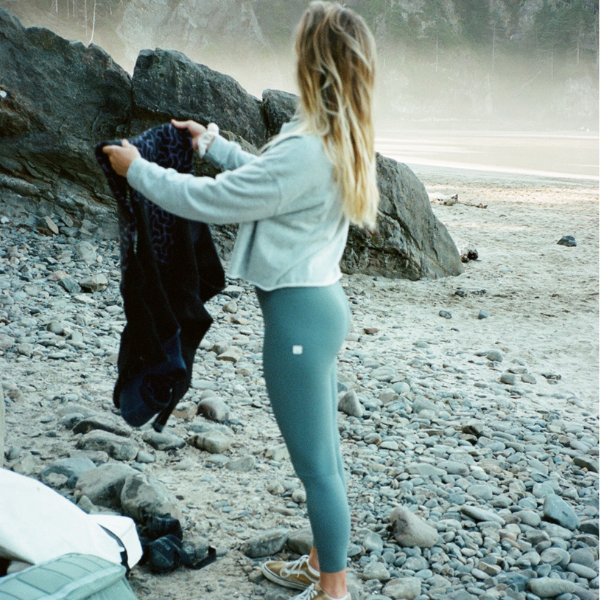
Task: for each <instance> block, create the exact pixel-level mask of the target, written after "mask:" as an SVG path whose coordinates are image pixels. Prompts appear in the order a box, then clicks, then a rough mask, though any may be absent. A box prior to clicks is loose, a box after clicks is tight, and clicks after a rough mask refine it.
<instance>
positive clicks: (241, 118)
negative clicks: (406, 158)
mask: <svg viewBox="0 0 600 600" xmlns="http://www.w3.org/2000/svg"><path fill="white" fill-rule="evenodd" d="M0 63H2V64H3V65H8V66H9V67H8V69H6V68H5V69H4V72H3V78H2V83H1V86H2V89H1V90H0V201H4V202H14V203H26V202H28V203H29V205H30V206H31V207H32V208H33V210H37V211H38V214H40V215H45V214H48V213H51V212H52V210H53V207H56V208H55V210H63V211H65V210H66V211H68V212H70V213H71V214H72V216H74V217H75V219H76V220H77V219H81V218H82V217H84V216H86V214H89V213H93V214H95V215H96V218H97V215H98V213H99V212H104V217H103V218H105V219H114V216H113V215H112V213H111V212H110V211H109V210H108V209H109V207H110V208H111V209H112V206H113V204H114V203H113V201H112V200H111V198H110V196H109V195H108V193H107V186H106V183H105V182H104V178H103V176H102V174H101V172H100V169H99V168H98V167H97V165H96V162H95V159H94V153H93V148H94V145H95V144H96V143H98V142H99V141H101V140H106V139H114V138H118V137H123V136H128V135H130V134H132V133H137V132H139V131H142V130H144V129H146V128H148V127H151V126H153V125H156V124H158V123H162V122H165V121H167V120H168V119H169V118H171V117H176V118H179V119H194V120H196V121H199V122H201V123H205V124H206V123H208V122H210V121H215V122H217V123H218V124H219V125H220V127H221V129H222V131H223V134H224V135H225V136H226V137H228V138H229V139H235V140H236V141H238V142H240V143H241V144H242V145H243V146H244V147H245V148H246V149H247V150H249V151H251V152H257V148H258V147H260V146H262V145H263V144H264V143H265V142H266V141H267V139H268V138H269V137H270V136H272V135H274V134H276V133H277V132H278V131H279V129H280V128H281V125H282V124H283V123H284V122H285V121H287V120H289V119H290V118H291V116H292V115H293V113H294V111H295V107H296V103H297V99H296V98H295V97H294V96H293V95H292V94H287V93H285V92H278V91H274V90H267V91H265V93H264V95H263V100H262V102H261V101H260V100H258V99H256V98H254V97H253V96H251V95H250V94H248V93H247V92H245V91H244V90H243V88H242V87H241V86H240V85H239V84H238V83H237V82H236V81H235V80H233V79H232V78H231V77H229V76H227V75H222V74H220V73H217V72H215V71H212V70H211V69H209V68H208V67H205V66H204V65H199V64H196V63H194V62H192V61H191V60H189V59H188V58H187V57H186V56H185V55H183V54H181V53H179V52H174V51H165V50H160V49H157V50H155V51H149V50H148V51H143V52H141V53H140V55H139V57H138V60H137V63H136V68H135V71H134V74H133V80H131V78H130V77H129V76H128V75H127V73H125V72H124V71H123V70H122V69H121V68H120V67H119V66H118V65H117V64H115V63H114V61H113V60H112V59H111V58H110V56H108V54H106V53H105V52H104V51H103V50H102V49H101V48H98V47H97V46H93V45H91V46H89V47H87V48H86V47H85V46H83V45H82V44H81V43H78V42H77V43H75V42H69V41H67V40H64V39H62V38H60V37H59V36H57V35H55V34H53V33H52V32H50V31H48V30H46V29H40V28H33V27H32V28H29V29H25V28H23V27H22V26H21V24H20V23H19V21H18V20H17V19H16V18H15V17H14V16H12V15H11V14H10V13H8V12H7V11H5V10H1V9H0ZM377 167H378V176H379V187H380V191H381V199H382V202H381V210H380V215H379V221H378V229H377V232H376V233H374V234H370V233H367V232H364V231H362V230H359V229H356V228H352V229H351V232H350V237H349V243H348V247H347V249H346V253H345V255H344V258H343V261H342V267H343V269H344V270H345V271H347V272H350V273H353V272H363V273H371V274H381V275H385V276H388V277H403V278H408V279H419V278H420V277H438V276H445V275H457V274H459V273H461V272H462V264H461V262H460V257H459V255H458V252H457V250H456V247H455V246H454V243H453V242H452V239H451V238H450V236H449V234H448V232H447V231H446V229H445V227H444V226H443V225H442V224H441V223H440V222H439V221H438V220H437V219H436V217H435V215H434V214H433V212H432V210H431V207H430V204H429V199H428V196H427V193H426V191H425V188H424V187H423V184H422V183H421V182H420V181H419V180H418V179H417V177H416V176H415V175H414V173H412V171H411V170H410V169H409V168H408V167H406V166H405V165H401V164H399V163H397V162H395V161H393V160H391V159H388V158H384V157H381V156H380V157H378V159H377ZM199 172H200V173H202V174H208V175H214V174H215V171H214V169H209V168H208V166H207V164H206V162H203V164H200V165H199ZM27 198H28V199H29V200H27ZM103 203H104V206H105V208H104V211H102V210H100V209H99V207H102V206H103ZM59 214H60V213H59ZM216 231H217V237H218V240H220V242H221V245H222V248H223V250H224V251H225V253H226V252H227V250H228V249H229V248H230V247H231V239H232V237H233V231H232V230H231V228H216Z"/></svg>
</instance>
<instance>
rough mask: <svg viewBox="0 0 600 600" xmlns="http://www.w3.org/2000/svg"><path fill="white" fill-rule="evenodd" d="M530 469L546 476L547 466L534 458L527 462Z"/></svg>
mask: <svg viewBox="0 0 600 600" xmlns="http://www.w3.org/2000/svg"><path fill="white" fill-rule="evenodd" d="M527 462H528V464H529V467H530V469H532V470H533V471H536V472H537V473H541V474H542V475H543V476H544V477H547V476H548V465H545V464H544V463H543V462H541V461H539V460H537V459H536V458H531V459H529V460H528V461H527Z"/></svg>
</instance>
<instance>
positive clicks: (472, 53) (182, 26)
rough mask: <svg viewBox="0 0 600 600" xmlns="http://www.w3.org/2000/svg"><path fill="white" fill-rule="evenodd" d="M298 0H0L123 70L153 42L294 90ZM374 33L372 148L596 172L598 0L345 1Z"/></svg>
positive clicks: (247, 81) (572, 173)
mask: <svg viewBox="0 0 600 600" xmlns="http://www.w3.org/2000/svg"><path fill="white" fill-rule="evenodd" d="M306 4H307V2H306V1H304V0H293V1H283V0H254V1H253V2H240V1H239V0H218V1H217V0H184V1H178V2H175V1H173V0H120V1H118V0H96V1H94V0H0V6H3V7H5V8H8V9H9V10H11V11H12V12H14V13H15V14H16V15H17V16H19V17H20V18H21V19H22V21H23V23H24V25H26V26H31V25H36V26H43V27H47V28H49V29H51V30H53V31H55V32H57V33H59V34H60V35H62V36H63V37H67V38H69V39H76V40H81V41H82V42H84V43H86V44H87V43H89V42H90V41H93V43H95V44H98V45H100V46H101V47H103V48H104V49H105V50H106V51H107V52H109V54H111V56H112V57H113V58H114V59H115V61H116V62H117V63H119V64H120V65H121V66H122V67H123V68H125V69H126V70H127V71H128V72H129V73H132V72H133V69H134V66H135V60H136V57H137V55H138V53H139V51H140V50H141V49H144V48H151V49H154V48H155V47H161V48H164V49H175V50H179V51H181V52H184V53H185V54H186V55H187V56H189V57H190V58H191V59H192V60H194V61H196V62H199V63H202V64H205V65H207V66H209V67H210V68H212V69H214V70H217V71H221V72H223V73H227V74H229V75H231V76H233V77H234V78H235V79H236V80H237V81H239V82H240V84H241V85H242V86H243V87H244V88H245V89H246V90H248V91H249V92H250V93H251V94H253V95H255V96H257V97H258V98H260V97H261V96H262V92H263V90H265V89H269V88H270V89H281V90H285V91H290V92H296V86H295V82H294V58H293V52H292V40H293V31H294V26H295V24H296V22H297V20H298V18H299V16H300V14H301V13H302V10H303V8H304V7H305V6H306ZM347 5H349V6H351V7H353V8H355V9H356V10H358V11H359V12H360V13H362V14H363V16H365V18H366V19H367V21H368V22H369V24H370V25H371V27H372V29H373V31H374V33H375V35H376V38H377V42H378V49H379V72H378V90H377V112H376V131H377V150H378V151H380V152H382V153H383V154H385V155H387V156H390V157H392V158H394V159H396V160H399V161H402V162H406V163H408V164H409V165H411V166H415V165H429V166H436V165H437V166H446V167H462V168H470V169H483V170H486V169H490V170H496V171H513V172H516V173H532V174H550V173H552V174H555V175H557V176H561V177H574V178H581V177H583V178H597V177H598V2H597V0H571V1H570V2H567V1H564V0H544V2H538V1H536V0H518V1H517V0H494V1H492V2H488V1H487V0H486V1H485V2H482V1H480V0H453V1H451V2H442V1H441V0H353V1H351V2H347Z"/></svg>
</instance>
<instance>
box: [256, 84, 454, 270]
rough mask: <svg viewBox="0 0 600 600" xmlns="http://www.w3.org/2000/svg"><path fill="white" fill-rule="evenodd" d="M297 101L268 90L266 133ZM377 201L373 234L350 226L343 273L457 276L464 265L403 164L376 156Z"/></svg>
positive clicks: (421, 188)
mask: <svg viewBox="0 0 600 600" xmlns="http://www.w3.org/2000/svg"><path fill="white" fill-rule="evenodd" d="M296 104H297V97H296V96H294V95H293V94H289V93H287V92H280V91H276V90H266V91H265V92H264V94H263V110H264V113H265V118H266V121H267V129H268V131H269V134H270V135H274V134H276V133H277V132H278V131H279V130H280V129H281V126H282V125H283V123H285V122H287V121H289V120H290V119H291V118H292V116H293V114H294V112H295V110H296ZM377 179H378V184H379V193H380V197H381V203H380V206H379V217H378V220H377V231H376V232H375V233H374V234H371V233H369V232H366V231H364V230H362V229H359V228H358V227H351V228H350V235H349V238H348V245H347V246H346V251H345V253H344V257H343V258H342V269H343V270H344V271H345V272H346V273H369V274H372V275H385V276H386V277H401V278H403V279H420V278H421V277H432V278H435V277H444V276H447V275H460V273H462V272H463V266H462V263H461V260H460V256H459V254H458V250H457V249H456V246H455V244H454V242H453V241H452V238H451V237H450V234H449V233H448V230H447V229H446V228H445V227H444V225H443V224H442V223H440V221H439V220H438V219H437V218H436V216H435V215H434V214H433V211H432V210H431V204H430V202H429V196H428V194H427V191H426V190H425V186H424V185H423V184H422V183H421V181H419V179H418V178H417V176H416V175H415V174H414V173H413V172H412V171H411V170H410V169H409V168H408V167H407V166H406V165H403V164H401V163H398V162H396V161H395V160H392V159H391V158H386V157H385V156H381V155H378V156H377Z"/></svg>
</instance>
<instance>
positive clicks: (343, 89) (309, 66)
mask: <svg viewBox="0 0 600 600" xmlns="http://www.w3.org/2000/svg"><path fill="white" fill-rule="evenodd" d="M296 55H297V57H298V70H297V77H298V85H299V87H300V103H299V106H298V113H299V116H300V119H299V121H300V124H299V127H300V128H301V129H303V130H304V131H305V132H306V133H311V134H316V135H319V136H321V137H322V138H323V140H324V143H325V150H326V152H327V154H328V155H329V157H330V158H331V160H332V162H333V164H334V178H335V180H336V182H337V183H338V185H339V186H340V188H341V195H342V205H343V209H344V213H345V214H346V215H347V216H348V218H349V219H350V221H351V222H352V223H354V224H356V225H360V226H366V227H369V228H374V227H375V223H376V220H377V206H378V204H379V192H378V190H377V176H376V160H375V150H374V138H375V134H374V130H373V114H372V109H373V89H374V82H375V58H376V51H375V40H374V38H373V35H372V34H371V32H370V31H369V28H368V27H367V24H366V23H365V21H364V20H363V18H362V17H361V16H359V15H358V14H356V13H355V12H354V11H352V10H350V9H347V8H345V7H343V6H341V5H340V4H338V3H336V2H321V1H317V2H311V4H310V5H309V7H308V8H307V10H306V12H305V13H304V15H303V17H302V20H301V21H300V24H299V25H298V29H297V34H296Z"/></svg>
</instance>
